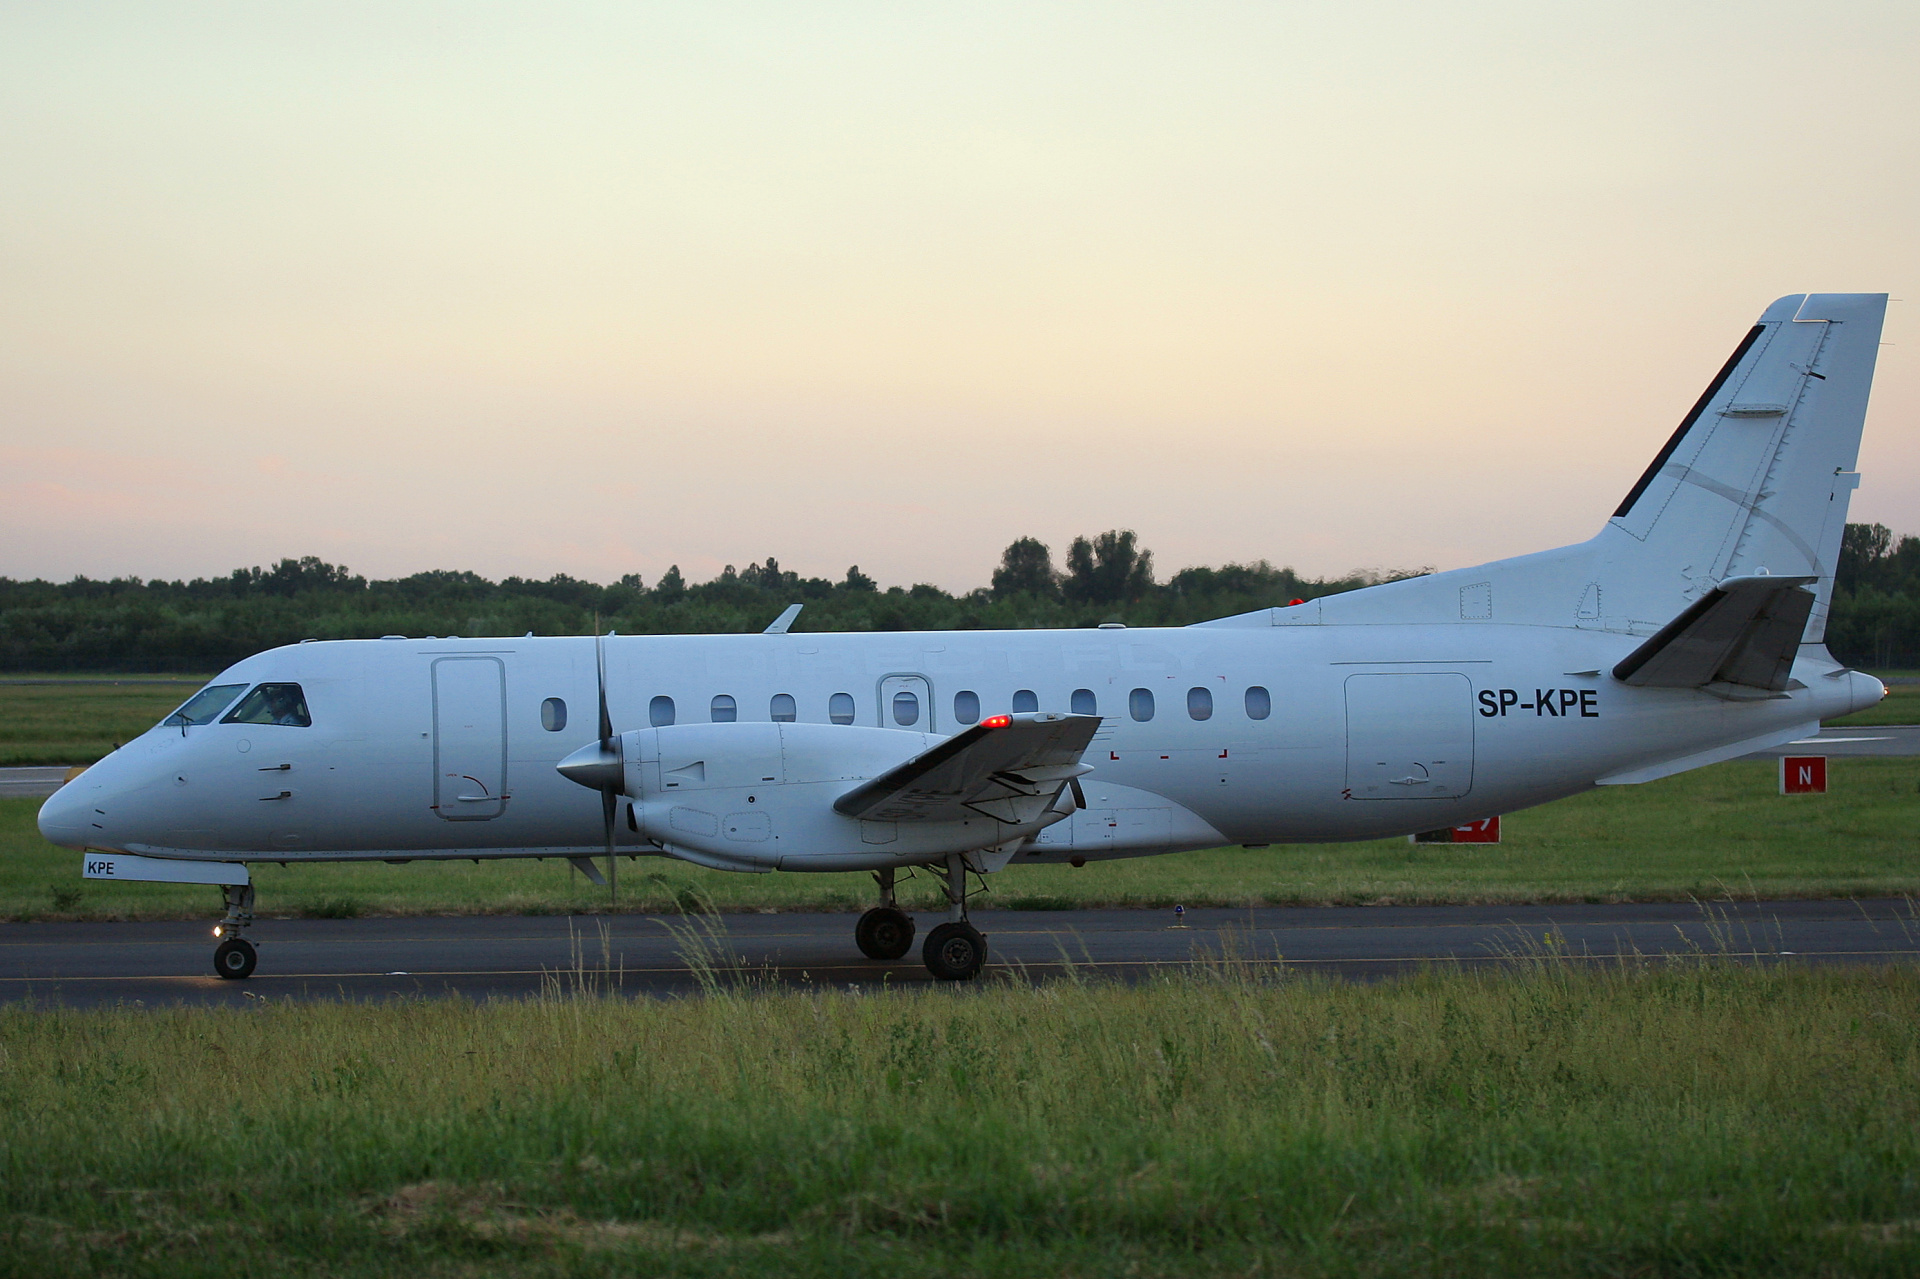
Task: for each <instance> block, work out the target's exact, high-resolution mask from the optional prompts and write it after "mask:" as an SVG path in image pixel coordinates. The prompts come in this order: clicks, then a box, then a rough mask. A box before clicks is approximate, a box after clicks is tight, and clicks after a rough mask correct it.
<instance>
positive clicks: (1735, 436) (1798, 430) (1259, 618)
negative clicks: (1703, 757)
mask: <svg viewBox="0 0 1920 1279" xmlns="http://www.w3.org/2000/svg"><path fill="white" fill-rule="evenodd" d="M1886 309H1887V295H1886V294H1884V293H1806V294H1794V295H1793V296H1791V297H1784V298H1781V299H1780V300H1779V301H1778V302H1775V303H1774V304H1773V305H1772V306H1770V307H1768V308H1767V309H1766V311H1765V312H1764V313H1763V314H1762V315H1761V316H1760V319H1759V321H1758V322H1757V323H1756V324H1755V325H1754V326H1753V327H1752V328H1751V329H1749V330H1748V331H1747V333H1746V334H1745V335H1744V336H1743V337H1742V338H1741V339H1740V341H1739V343H1738V344H1737V345H1736V346H1735V347H1734V351H1733V354H1732V356H1731V357H1729V358H1728V360H1727V362H1726V363H1725V364H1724V365H1722V366H1721V367H1720V371H1719V372H1718V373H1717V374H1715V375H1714V377H1713V379H1712V381H1710V382H1709V383H1708V384H1707V388H1706V390H1705V391H1704V392H1703V393H1702V394H1701V396H1700V398H1699V399H1698V400H1696V401H1695V402H1694V405H1693V408H1692V410H1691V411H1689V412H1688V413H1687V415H1686V417H1685V418H1683V419H1682V420H1681V422H1680V426H1679V429H1678V430H1676V431H1674V433H1673V434H1672V436H1670V437H1669V438H1668V440H1667V442H1666V444H1665V445H1664V446H1662V448H1661V449H1660V451H1659V453H1658V454H1656V455H1655V457H1654V459H1653V462H1652V464H1651V465H1650V466H1648V467H1647V469H1646V471H1645V472H1644V473H1642V474H1641V476H1640V478H1639V480H1638V481H1637V482H1635V484H1634V485H1633V488H1632V489H1631V490H1629V491H1628V493H1627V496H1626V500H1624V501H1623V502H1621V503H1620V506H1619V508H1618V509H1617V510H1615V511H1614V513H1613V518H1612V519H1610V520H1608V521H1607V523H1606V524H1605V525H1604V526H1603V527H1602V528H1601V530H1600V532H1599V534H1598V535H1596V536H1595V537H1593V538H1591V539H1589V540H1588V541H1585V542H1581V543H1579V544H1578V545H1574V546H1562V547H1559V548H1557V549H1555V550H1550V551H1540V552H1536V553H1535V554H1532V555H1521V556H1517V557H1515V558H1513V559H1507V560H1496V561H1494V562H1493V563H1491V564H1480V565H1476V566H1474V567H1472V568H1461V569H1453V570H1450V571H1448V572H1445V573H1434V574H1431V575H1429V576H1426V577H1419V578H1413V579H1409V580H1406V581H1400V582H1388V583H1384V584H1382V585H1380V586H1371V587H1368V588H1366V589H1365V590H1359V591H1351V592H1347V593H1344V594H1340V595H1328V596H1323V597H1322V598H1320V599H1318V600H1313V601H1311V602H1309V603H1308V604H1304V605H1301V606H1299V607H1297V608H1274V609H1263V610H1261V611H1260V612H1258V613H1246V614H1242V615H1240V616H1238V617H1229V618H1221V619H1220V620H1219V621H1217V622H1210V623H1207V625H1211V626H1265V625H1272V626H1318V625H1331V624H1342V625H1381V624H1394V623H1408V622H1426V623H1435V622H1458V623H1461V624H1465V625H1472V624H1476V623H1487V622H1507V623H1519V624H1524V625H1535V626H1571V627H1577V628H1579V629H1582V630H1604V631H1615V632H1620V633H1624V634H1628V635H1638V636H1648V635H1652V634H1654V633H1655V632H1656V631H1658V630H1660V629H1661V628H1662V627H1664V626H1666V625H1667V624H1668V623H1669V622H1671V621H1673V620H1674V619H1675V618H1676V617H1679V616H1680V615H1681V614H1682V613H1684V612H1685V611H1686V610H1687V609H1688V608H1690V607H1691V606H1692V605H1694V604H1695V603H1696V602H1698V601H1700V600H1703V599H1705V598H1707V597H1708V596H1709V595H1711V594H1712V592H1713V590H1714V588H1715V587H1716V586H1718V585H1719V584H1720V583H1722V582H1725V581H1727V580H1729V579H1733V578H1745V577H1765V576H1778V577H1791V578H1799V579H1811V580H1812V586H1813V592H1814V600H1813V606H1812V608H1811V610H1810V612H1809V613H1808V616H1807V619H1806V629H1805V632H1804V635H1803V637H1802V638H1803V642H1806V643H1813V644H1818V643H1820V642H1821V641H1822V640H1824V638H1825V636H1826V625H1827V606H1828V601H1829V600H1830V598H1831V597H1832V595H1833V571H1834V566H1835V564H1836V563H1837V562H1838V561H1839V558H1840V538H1841V535H1842V534H1843V533H1844V532H1845V531H1846V526H1847V504H1848V501H1849V500H1850V499H1851V498H1852V496H1853V490H1854V488H1855V486H1856V485H1858V484H1859V482H1860V476H1859V475H1858V474H1857V473H1856V472H1855V471H1854V463H1855V459H1856V458H1857V457H1858V456H1859V452H1860V429H1861V427H1862V425H1863V424H1864V423H1865V421H1866V415H1867V391H1868V388H1869V387H1870V386H1871V385H1872V383H1873V364H1874V358H1875V356H1877V355H1878V354H1879V347H1880V322H1881V320H1882V318H1883V317H1884V315H1885V313H1886Z"/></svg>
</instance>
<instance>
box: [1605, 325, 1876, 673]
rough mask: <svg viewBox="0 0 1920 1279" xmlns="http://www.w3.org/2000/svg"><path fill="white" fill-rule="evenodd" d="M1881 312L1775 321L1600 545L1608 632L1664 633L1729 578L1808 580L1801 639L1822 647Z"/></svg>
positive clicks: (1743, 346) (1734, 361)
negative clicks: (1649, 626)
mask: <svg viewBox="0 0 1920 1279" xmlns="http://www.w3.org/2000/svg"><path fill="white" fill-rule="evenodd" d="M1886 303H1887V299H1886V295H1885V294H1883V293H1810V294H1803V295H1794V296H1791V297H1784V298H1781V299H1780V300H1779V301H1778V302H1775V303H1774V304H1773V305H1772V306H1770V307H1768V308H1767V310H1766V312H1765V313H1764V314H1762V315H1761V317H1760V320H1759V323H1757V324H1756V325H1754V327H1753V328H1752V329H1751V330H1749V331H1748V333H1747V334H1746V336H1745V337H1743V338H1742V339H1741V340H1740V343H1739V345H1738V346H1737V347H1736V348H1735V350H1734V353H1733V356H1732V358H1730V359H1729V360H1728V361H1727V363H1726V365H1725V366H1724V367H1723V368H1722V369H1721V370H1720V373H1719V375H1718V376H1717V377H1715V378H1714V380H1713V381H1712V382H1711V383H1710V384H1709V385H1708V387H1707V389H1706V392H1705V393H1704V394H1703V395H1701V397H1700V399H1699V400H1698V401H1697V402H1696V403H1695V404H1694V406H1693V410H1692V412H1690V413H1688V414H1687V416H1686V418H1685V419H1684V420H1683V421H1682V422H1681V423H1680V427H1679V429H1678V430H1676V431H1675V432H1674V433H1673V436H1672V438H1671V439H1669V440H1668V441H1667V443H1666V446H1665V447H1664V448H1662V449H1661V450H1660V452H1659V454H1658V455H1657V456H1656V457H1655V458H1654V460H1653V463H1652V465H1650V466H1649V467H1648V468H1647V470H1646V472H1645V473H1644V474H1643V475H1641V477H1640V479H1639V481H1638V482H1637V483H1636V484H1635V485H1634V486H1633V488H1632V490H1631V491H1629V492H1628V494H1627V497H1626V500H1625V501H1623V502H1621V504H1620V507H1619V509H1618V510H1616V511H1615V512H1614V513H1613V519H1612V520H1611V521H1610V522H1609V525H1608V528H1607V530H1606V532H1604V533H1602V535H1601V537H1600V538H1599V539H1598V541H1599V542H1600V544H1601V546H1600V547H1598V548H1596V549H1599V550H1600V551H1601V555H1600V559H1601V561H1602V563H1601V565H1600V567H1599V568H1598V571H1597V574H1596V576H1597V578H1598V580H1599V581H1600V582H1601V589H1602V590H1603V591H1606V592H1608V593H1610V594H1611V595H1612V596H1613V598H1612V599H1607V600H1606V601H1605V602H1606V607H1605V610H1604V611H1605V612H1606V613H1607V614H1609V615H1610V616H1609V617H1608V621H1609V622H1613V621H1616V620H1618V621H1632V622H1645V621H1663V620H1665V619H1666V618H1670V617H1672V616H1674V614H1675V613H1677V612H1678V611H1679V610H1680V609H1681V608H1684V607H1686V606H1687V605H1688V604H1691V603H1692V602H1693V601H1694V600H1697V599H1699V598H1701V597H1702V596H1703V595H1704V594H1705V593H1706V592H1707V591H1709V590H1711V589H1712V588H1713V586H1714V584H1715V583H1717V582H1720V581H1723V580H1725V579H1727V578H1733V577H1741V576H1746V575H1749V574H1756V573H1773V574H1790V575H1800V574H1808V575H1812V576H1813V577H1815V578H1816V579H1817V581H1816V583H1815V586H1814V593H1815V597H1816V599H1815V604H1814V608H1813V613H1812V616H1811V617H1810V618H1809V620H1808V623H1807V633H1806V639H1807V640H1808V641H1811V642H1818V641H1819V640H1820V639H1821V638H1822V637H1823V636H1824V635H1825V632H1826V618H1827V607H1828V601H1829V599H1830V598H1831V596H1832V594H1833V572H1834V565H1835V563H1836V562H1837V560H1838V559H1839V554H1840V537H1841V534H1842V533H1843V532H1844V531H1845V529H1846V523H1847V505H1848V502H1849V500H1850V499H1851V497H1852V494H1853V489H1854V487H1855V486H1856V485H1857V484H1858V483H1859V482H1860V477H1859V475H1858V474H1857V473H1856V472H1855V471H1854V465H1855V460H1856V458H1857V457H1858V456H1859V452H1860V429H1861V426H1862V424H1863V423H1864V421H1865V419H1866V412H1867V392H1868V388H1869V387H1870V386H1871V384H1872V382H1873V365H1874V358H1875V356H1876V355H1877V354H1878V351H1879V345H1880V325H1881V320H1882V317H1883V316H1884V315H1885V312H1886ZM1604 598H1605V597H1604V595H1603V599H1604ZM1616 610H1619V612H1616ZM1623 614H1624V615H1623Z"/></svg>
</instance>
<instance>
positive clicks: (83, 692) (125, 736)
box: [0, 675, 206, 767]
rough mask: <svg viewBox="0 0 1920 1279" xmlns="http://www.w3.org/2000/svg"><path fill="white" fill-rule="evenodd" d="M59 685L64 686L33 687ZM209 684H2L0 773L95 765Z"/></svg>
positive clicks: (186, 679) (175, 678) (129, 680)
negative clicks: (9, 769) (8, 769)
mask: <svg viewBox="0 0 1920 1279" xmlns="http://www.w3.org/2000/svg"><path fill="white" fill-rule="evenodd" d="M56 679H57V680H60V681H62V682H60V683H36V682H29V681H36V680H56ZM120 680H124V681H126V682H117V681H120ZM135 681H138V682H135ZM154 681H167V682H164V683H161V682H154ZM205 682H206V680H205V679H204V678H203V677H201V676H197V675H127V676H119V677H115V676H101V677H99V678H92V677H84V676H55V675H40V676H34V675H10V676H7V677H6V678H5V679H0V767H8V766H13V765H31V764H91V763H93V761H95V760H97V759H99V758H100V757H101V756H102V755H105V754H106V753H107V752H108V751H110V750H112V749H113V748H114V747H115V746H117V745H119V744H120V743H121V742H130V741H132V740H133V739H134V738H136V737H138V736H139V735H140V734H142V733H144V732H146V731H147V730H148V729H150V728H152V727H153V726H154V725H155V724H158V723H159V722H160V721H161V720H162V719H163V718H165V717H166V716H167V715H168V714H169V713H171V712H172V710H173V708H174V707H176V706H178V705H180V703H182V702H184V701H186V700H187V698H189V697H191V696H192V695H193V692H194V690H195V689H197V688H199V687H200V685H202V684H204V683H205Z"/></svg>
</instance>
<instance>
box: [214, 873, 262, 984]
mask: <svg viewBox="0 0 1920 1279" xmlns="http://www.w3.org/2000/svg"><path fill="white" fill-rule="evenodd" d="M220 892H221V894H222V896H224V897H225V899H226V904H227V913H226V915H225V916H223V917H222V918H221V920H220V922H219V923H218V924H215V925H214V927H213V935H214V936H215V937H218V938H220V939H221V942H220V944H219V945H218V946H215V947H214V948H213V971H214V972H216V973H218V974H220V976H222V977H225V978H227V979H228V980H230V981H238V980H239V979H240V978H242V977H251V976H253V968H254V965H255V964H257V963H259V962H260V956H259V954H258V953H257V952H256V951H255V950H254V949H253V943H252V942H250V941H248V940H247V939H246V937H245V936H244V934H245V932H246V930H247V929H248V928H250V927H251V926H252V925H253V885H252V884H227V885H224V886H223V887H222V888H221V889H220Z"/></svg>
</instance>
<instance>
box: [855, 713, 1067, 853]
mask: <svg viewBox="0 0 1920 1279" xmlns="http://www.w3.org/2000/svg"><path fill="white" fill-rule="evenodd" d="M1099 727H1100V717H1099V716H1098V715H1057V714H1051V713H1045V712H1029V713H1027V714H1022V715H996V716H994V717H993V718H992V719H989V720H986V721H984V722H982V723H979V724H975V725H974V726H973V727H972V728H969V729H967V730H966V731H965V732H961V733H956V734H954V735H953V736H952V737H949V738H948V739H947V740H946V741H944V742H941V743H940V744H939V745H937V746H934V747H931V748H930V749H928V750H925V751H922V752H921V753H920V754H918V755H916V756H914V757H913V758H912V759H910V760H908V761H906V762H905V763H904V764H901V765H899V766H897V767H895V768H892V769H889V770H888V771H887V772H885V773H882V774H881V775H880V776H878V777H876V778H874V779H873V780H872V781H869V782H862V783H861V784H860V785H859V786H857V787H855V788H854V789H853V790H850V791H848V792H847V793H846V794H845V795H842V796H841V797H840V798H839V799H838V800H836V801H835V802H834V805H833V807H834V811H835V812H838V813H841V814H844V815H845V816H848V817H858V818H863V819H866V820H870V821H885V822H915V821H920V822H939V821H959V820H965V819H967V818H972V817H981V816H984V817H991V818H993V819H994V820H995V821H999V822H1005V823H1007V824H1008V825H1014V826H1024V825H1029V824H1031V823H1033V822H1037V821H1039V820H1040V819H1041V818H1042V817H1043V816H1045V814H1046V812H1047V810H1048V809H1049V808H1051V807H1052V806H1053V803H1054V801H1055V800H1056V799H1058V798H1059V796H1060V792H1061V791H1062V790H1063V789H1064V788H1065V787H1066V785H1067V784H1068V783H1069V782H1070V781H1072V780H1073V779H1074V778H1075V777H1078V776H1080V775H1081V774H1082V773H1088V772H1091V771H1093V770H1092V769H1091V768H1090V767H1088V766H1087V765H1085V764H1082V763H1081V762H1080V756H1081V753H1082V752H1084V751H1085V750H1086V749H1087V743H1088V742H1090V741H1092V740H1093V734H1094V730H1095V729H1097V728H1099Z"/></svg>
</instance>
